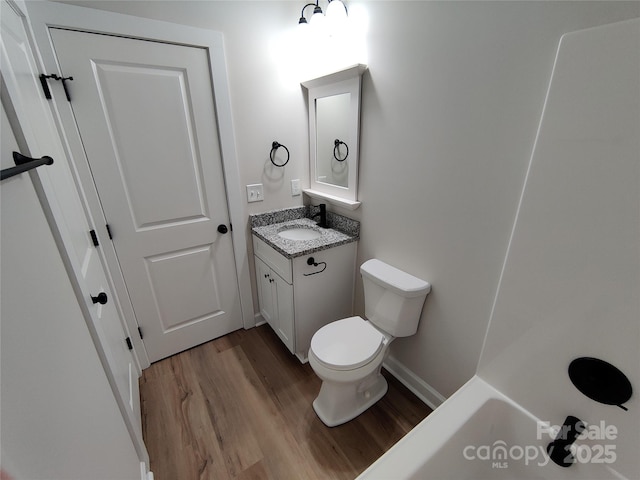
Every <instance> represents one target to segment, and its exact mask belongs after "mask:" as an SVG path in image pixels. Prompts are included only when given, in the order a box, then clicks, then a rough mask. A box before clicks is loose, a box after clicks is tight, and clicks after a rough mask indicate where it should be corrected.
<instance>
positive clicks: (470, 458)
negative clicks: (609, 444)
mask: <svg viewBox="0 0 640 480" xmlns="http://www.w3.org/2000/svg"><path fill="white" fill-rule="evenodd" d="M558 420H559V423H560V424H561V423H562V421H563V420H564V419H558ZM557 428H558V427H557V426H555V427H554V426H553V425H549V423H545V422H543V421H541V420H540V419H538V418H536V417H535V416H533V415H532V414H531V413H529V412H528V411H526V410H524V409H523V408H522V407H520V406H519V405H518V404H516V403H515V402H513V401H511V400H510V399H509V398H508V397H506V396H504V395H503V394H501V393H500V392H499V391H498V390H496V389H495V388H493V387H492V386H491V385H489V384H488V383H486V382H485V381H484V380H482V379H481V378H480V377H477V376H475V377H473V378H472V379H471V380H469V382H467V383H466V384H465V385H464V386H463V387H462V388H461V389H460V390H458V391H457V392H456V393H455V394H454V395H452V396H451V397H450V398H449V399H448V400H447V401H445V402H444V403H443V404H442V405H441V406H440V407H438V408H437V409H436V410H435V411H434V412H433V413H432V414H431V415H429V416H428V417H427V418H426V419H424V420H423V421H422V422H421V423H420V424H418V425H417V426H416V427H415V428H414V429H413V430H412V431H411V432H409V433H408V434H407V435H406V436H405V437H404V438H402V439H401V440H400V441H399V442H398V443H397V444H396V445H394V446H393V447H392V448H391V449H390V450H389V451H388V452H387V453H385V454H384V455H383V456H382V457H380V458H379V459H378V460H377V461H376V462H375V463H373V464H372V465H371V466H370V467H369V468H368V469H367V470H365V471H364V472H363V473H362V474H361V475H360V476H359V477H358V479H357V480H373V479H376V480H378V479H379V480H382V479H384V480H390V479H394V480H396V479H420V480H445V479H451V480H466V479H469V480H471V479H473V480H480V479H487V480H489V479H491V480H502V479H509V480H514V479H527V480H529V479H553V480H556V479H558V480H563V479H580V480H584V479H590V480H596V479H607V480H610V479H624V478H625V477H623V476H621V475H619V474H618V473H617V472H616V471H615V470H613V469H612V468H611V465H613V464H614V463H615V450H614V451H609V450H605V449H604V447H603V446H602V445H599V446H596V445H592V444H588V443H584V442H589V441H588V440H585V441H584V442H583V443H581V442H580V440H578V442H576V448H577V449H576V450H574V451H575V453H576V458H577V461H576V463H575V464H573V465H571V466H570V467H567V468H563V467H560V466H558V465H556V464H555V463H553V462H552V461H551V460H549V457H548V455H547V453H546V447H547V445H548V444H549V442H551V440H553V439H554V438H555V437H556V434H557V431H558V430H557ZM614 448H615V447H614Z"/></svg>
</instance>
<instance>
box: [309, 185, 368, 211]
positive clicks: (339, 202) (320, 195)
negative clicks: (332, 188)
mask: <svg viewBox="0 0 640 480" xmlns="http://www.w3.org/2000/svg"><path fill="white" fill-rule="evenodd" d="M302 192H303V193H304V194H305V195H308V196H309V197H311V198H315V199H316V200H324V201H327V202H329V203H331V204H332V205H335V206H337V207H342V208H346V209H348V210H355V209H356V208H358V207H359V206H360V205H362V202H358V201H357V200H346V199H344V198H340V197H336V196H335V195H330V194H328V193H324V192H318V191H317V190H311V189H310V188H304V189H302Z"/></svg>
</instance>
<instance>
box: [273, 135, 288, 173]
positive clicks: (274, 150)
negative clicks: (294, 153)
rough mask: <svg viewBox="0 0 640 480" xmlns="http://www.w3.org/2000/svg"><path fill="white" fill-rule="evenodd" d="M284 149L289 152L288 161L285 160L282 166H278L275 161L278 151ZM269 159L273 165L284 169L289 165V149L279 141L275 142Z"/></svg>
mask: <svg viewBox="0 0 640 480" xmlns="http://www.w3.org/2000/svg"><path fill="white" fill-rule="evenodd" d="M280 147H282V148H284V149H285V150H286V151H287V159H286V160H285V162H284V163H282V164H277V163H276V162H275V160H274V157H275V154H276V151H277V150H278V149H279V148H280ZM269 158H270V159H271V163H273V164H274V165H275V166H276V167H284V166H285V165H286V164H287V163H289V149H288V148H287V147H286V146H285V145H282V144H281V143H278V142H277V141H274V142H273V143H272V144H271V152H270V153H269Z"/></svg>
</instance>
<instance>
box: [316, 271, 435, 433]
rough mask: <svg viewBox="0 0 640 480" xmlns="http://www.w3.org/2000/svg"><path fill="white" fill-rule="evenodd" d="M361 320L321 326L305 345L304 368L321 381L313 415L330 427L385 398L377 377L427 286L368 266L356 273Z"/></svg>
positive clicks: (412, 323) (412, 326)
mask: <svg viewBox="0 0 640 480" xmlns="http://www.w3.org/2000/svg"><path fill="white" fill-rule="evenodd" d="M360 273H361V274H362V281H363V283H364V299H365V301H364V304H365V316H366V317H367V319H368V320H364V319H363V318H361V317H349V318H345V319H342V320H338V321H336V322H332V323H330V324H328V325H325V326H324V327H322V328H321V329H320V330H318V331H317V332H316V333H315V334H314V335H313V338H312V339H311V348H310V349H309V364H310V365H311V367H312V368H313V370H314V371H315V372H316V375H318V377H320V379H321V380H322V387H321V388H320V393H319V394H318V397H317V398H316V399H315V400H314V401H313V409H314V410H315V411H316V413H317V414H318V417H320V420H322V421H323V422H324V424H325V425H327V426H329V427H334V426H336V425H340V424H342V423H345V422H348V421H349V420H351V419H353V418H355V417H357V416H358V415H360V414H361V413H362V412H364V411H365V410H366V409H367V408H369V407H370V406H371V405H373V404H374V403H376V402H377V401H378V400H380V399H381V398H382V397H383V396H384V394H385V393H386V392H387V381H386V380H385V378H384V377H383V376H382V374H381V373H380V370H381V368H382V362H383V360H384V359H385V357H386V355H387V353H388V351H389V344H390V343H391V341H392V340H393V339H394V338H395V337H408V336H410V335H413V334H414V333H416V331H417V329H418V322H419V321H420V313H421V311H422V306H423V304H424V301H425V298H426V297H427V294H428V293H429V292H430V291H431V285H429V284H428V283H427V282H425V281H424V280H420V279H419V278H416V277H414V276H413V275H409V274H408V273H406V272H403V271H401V270H398V269H397V268H395V267H392V266H391V265H387V264H386V263H384V262H381V261H380V260H376V259H373V260H368V261H366V262H365V263H363V264H362V266H361V267H360Z"/></svg>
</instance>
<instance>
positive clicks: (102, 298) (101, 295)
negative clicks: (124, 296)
mask: <svg viewBox="0 0 640 480" xmlns="http://www.w3.org/2000/svg"><path fill="white" fill-rule="evenodd" d="M107 300H108V298H107V294H106V293H104V292H100V293H99V294H98V296H97V297H94V296H93V295H91V301H92V302H93V303H99V304H100V305H104V304H105V303H107Z"/></svg>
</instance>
